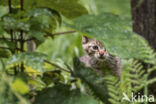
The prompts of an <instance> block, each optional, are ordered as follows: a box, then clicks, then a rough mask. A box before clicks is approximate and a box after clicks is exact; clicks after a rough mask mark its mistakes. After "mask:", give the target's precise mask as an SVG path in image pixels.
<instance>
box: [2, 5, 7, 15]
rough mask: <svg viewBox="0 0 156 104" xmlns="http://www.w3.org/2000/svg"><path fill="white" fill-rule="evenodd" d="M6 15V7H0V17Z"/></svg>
mask: <svg viewBox="0 0 156 104" xmlns="http://www.w3.org/2000/svg"><path fill="white" fill-rule="evenodd" d="M7 13H8V8H7V7H6V6H2V5H0V17H2V16H4V15H5V14H7Z"/></svg>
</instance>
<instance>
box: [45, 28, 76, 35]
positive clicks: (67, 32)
mask: <svg viewBox="0 0 156 104" xmlns="http://www.w3.org/2000/svg"><path fill="white" fill-rule="evenodd" d="M75 32H76V31H75V30H72V31H66V32H59V33H54V34H48V35H45V37H48V36H56V35H63V34H71V33H75Z"/></svg>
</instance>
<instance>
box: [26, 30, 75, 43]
mask: <svg viewBox="0 0 156 104" xmlns="http://www.w3.org/2000/svg"><path fill="white" fill-rule="evenodd" d="M76 32H77V31H75V30H72V31H66V32H59V33H53V34H48V35H45V36H44V37H54V36H57V35H63V34H71V33H76ZM32 40H35V38H29V39H26V40H24V41H25V42H27V41H32Z"/></svg>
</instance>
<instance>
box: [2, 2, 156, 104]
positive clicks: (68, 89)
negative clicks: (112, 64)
mask: <svg viewBox="0 0 156 104" xmlns="http://www.w3.org/2000/svg"><path fill="white" fill-rule="evenodd" d="M123 8H124V9H123ZM130 18H131V16H130V5H129V1H128V0H95V1H94V0H80V1H79V0H46V1H45V0H8V1H7V0H0V72H1V73H0V86H1V87H0V104H30V103H32V104H138V102H132V101H126V100H122V98H123V93H125V94H127V96H128V97H129V98H131V93H132V92H134V93H136V94H137V93H138V92H139V93H141V94H143V95H147V96H149V94H148V93H149V92H148V86H149V85H150V84H152V83H155V82H156V78H151V79H149V76H150V75H151V73H152V72H153V71H155V70H156V53H155V52H154V51H153V49H152V48H151V47H150V46H149V45H148V42H147V41H146V40H145V39H144V38H142V37H140V36H139V35H137V34H136V33H134V32H132V24H131V19H130ZM82 35H85V36H88V37H92V38H96V39H97V40H100V41H101V42H103V43H104V45H105V47H106V49H107V50H108V52H109V53H111V54H113V55H116V56H119V57H120V58H121V59H122V77H121V80H119V79H117V78H116V77H114V76H111V75H107V76H105V77H101V76H98V74H97V73H96V72H94V71H93V70H92V69H90V68H87V67H85V66H84V64H83V63H81V62H80V61H79V58H78V57H80V56H82V55H83V54H84V52H83V50H82V47H81V37H82ZM32 41H33V42H34V43H35V45H36V49H35V50H34V51H30V50H29V49H28V47H30V46H29V44H28V43H29V42H32ZM145 64H146V67H145ZM142 103H144V104H147V103H148V102H147V101H145V100H144V101H142Z"/></svg>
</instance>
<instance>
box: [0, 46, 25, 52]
mask: <svg viewBox="0 0 156 104" xmlns="http://www.w3.org/2000/svg"><path fill="white" fill-rule="evenodd" d="M0 48H2V49H8V50H10V51H12V50H15V49H16V50H19V51H22V50H21V49H20V48H15V49H11V48H8V47H0ZM23 51H24V50H23ZM24 52H25V51H24Z"/></svg>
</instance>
